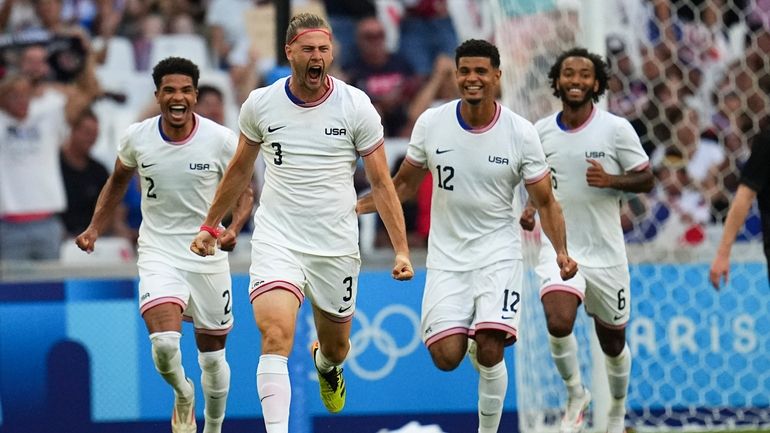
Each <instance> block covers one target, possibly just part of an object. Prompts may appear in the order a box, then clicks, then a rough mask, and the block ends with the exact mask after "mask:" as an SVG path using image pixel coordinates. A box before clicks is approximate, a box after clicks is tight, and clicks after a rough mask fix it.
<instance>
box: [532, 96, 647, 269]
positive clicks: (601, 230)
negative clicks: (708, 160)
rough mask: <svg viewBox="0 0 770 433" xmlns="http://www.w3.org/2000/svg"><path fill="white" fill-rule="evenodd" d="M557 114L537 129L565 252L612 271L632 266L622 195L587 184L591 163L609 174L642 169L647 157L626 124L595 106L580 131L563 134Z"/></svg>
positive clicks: (615, 190) (587, 263) (539, 122)
mask: <svg viewBox="0 0 770 433" xmlns="http://www.w3.org/2000/svg"><path fill="white" fill-rule="evenodd" d="M558 116H559V113H554V114H552V115H550V116H548V117H546V118H544V119H541V120H539V121H538V122H537V123H536V124H535V128H537V132H538V134H539V135H540V141H541V142H542V144H543V151H544V152H545V156H546V159H547V160H548V165H550V166H551V172H552V173H551V174H552V178H553V186H554V195H555V196H556V199H557V200H558V201H559V203H561V206H562V210H563V212H564V221H565V223H566V226H567V249H568V251H569V255H570V257H572V258H573V259H575V261H576V262H578V263H579V264H580V265H584V266H589V267H599V268H603V267H610V266H617V265H622V264H626V263H628V259H627V258H626V247H625V244H624V241H623V230H622V228H621V227H620V205H621V200H622V198H623V194H624V193H623V192H622V191H619V190H617V189H612V188H594V187H591V186H588V182H586V170H587V169H588V167H589V166H590V164H589V163H588V162H587V160H589V159H593V160H595V161H597V162H599V163H600V164H601V165H602V167H603V168H604V171H606V172H607V173H608V174H611V175H618V174H623V173H625V172H628V171H636V170H642V169H644V168H646V167H647V166H648V165H649V158H648V157H647V154H646V153H645V152H644V149H642V145H641V143H640V142H639V137H638V136H637V135H636V132H635V131H634V129H633V128H632V127H631V124H630V123H628V121H627V120H625V119H623V118H621V117H618V116H615V115H614V114H611V113H608V112H606V111H604V110H600V109H598V108H596V107H594V109H593V112H592V113H591V116H590V117H589V119H588V120H587V121H586V122H585V124H583V125H582V126H581V127H579V128H577V129H574V130H569V131H565V130H563V129H562V128H561V127H560V125H559V119H558Z"/></svg>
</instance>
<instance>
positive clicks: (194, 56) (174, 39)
mask: <svg viewBox="0 0 770 433" xmlns="http://www.w3.org/2000/svg"><path fill="white" fill-rule="evenodd" d="M170 56H178V57H184V58H187V59H190V60H192V61H193V62H194V63H195V64H196V65H198V68H200V70H201V71H204V70H208V69H212V67H211V56H210V55H209V50H208V47H207V45H206V39H204V38H203V36H200V35H189V34H184V35H181V34H180V35H160V36H157V37H155V38H154V39H153V40H152V48H150V65H155V64H157V63H158V62H159V61H161V60H163V59H165V58H166V57H170Z"/></svg>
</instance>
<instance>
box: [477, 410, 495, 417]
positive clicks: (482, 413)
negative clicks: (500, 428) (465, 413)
mask: <svg viewBox="0 0 770 433" xmlns="http://www.w3.org/2000/svg"><path fill="white" fill-rule="evenodd" d="M479 413H480V414H481V416H492V415H494V414H493V413H485V412H484V411H483V410H480V411H479Z"/></svg>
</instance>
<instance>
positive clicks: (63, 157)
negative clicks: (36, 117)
mask: <svg viewBox="0 0 770 433" xmlns="http://www.w3.org/2000/svg"><path fill="white" fill-rule="evenodd" d="M98 135H99V120H98V119H97V117H96V114H94V112H93V111H91V110H90V109H86V110H84V111H83V112H82V113H81V114H80V116H78V117H77V119H76V120H75V122H74V123H73V124H72V132H71V133H70V137H69V139H68V140H67V141H66V142H65V144H64V146H62V148H61V154H60V164H61V173H62V179H63V181H64V189H65V191H66V195H67V209H66V210H65V211H64V212H62V213H61V219H62V222H63V223H64V228H65V230H66V233H67V235H68V236H70V237H73V238H74V237H75V236H77V235H79V234H80V233H81V232H83V230H85V228H86V227H88V224H89V222H90V221H91V215H93V213H94V208H95V206H96V199H97V198H98V197H99V192H100V191H101V189H102V187H103V186H104V183H105V182H107V178H108V177H109V172H108V171H107V169H106V168H105V167H104V166H103V165H102V164H101V163H99V162H97V161H96V160H95V159H93V158H91V148H92V147H93V146H94V143H96V138H97V137H98ZM124 225H125V223H123V222H122V221H120V222H119V221H115V222H114V223H113V225H112V227H111V229H112V230H113V232H115V231H118V232H120V233H122V234H123V235H126V234H127V233H126V231H125V229H123V226H124ZM121 229H123V230H122V231H121ZM116 234H117V233H116ZM132 241H133V239H132Z"/></svg>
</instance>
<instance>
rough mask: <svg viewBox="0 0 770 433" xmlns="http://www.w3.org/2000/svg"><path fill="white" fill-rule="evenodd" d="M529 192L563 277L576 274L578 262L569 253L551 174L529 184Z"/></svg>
mask: <svg viewBox="0 0 770 433" xmlns="http://www.w3.org/2000/svg"><path fill="white" fill-rule="evenodd" d="M527 192H528V193H529V199H530V200H531V201H532V204H534V205H535V207H537V210H538V211H539V212H540V224H541V225H542V226H543V231H544V232H545V234H546V236H548V239H549V240H550V241H551V244H552V245H553V249H554V250H555V251H556V262H557V263H558V265H559V269H560V270H561V278H562V279H563V280H568V279H570V278H572V277H574V276H575V273H576V272H577V263H575V261H574V260H572V259H571V258H570V257H569V255H568V254H567V233H566V228H565V226H564V215H563V214H562V211H561V206H560V205H559V202H557V201H556V198H555V197H554V196H553V190H552V189H551V176H550V174H549V175H548V176H546V177H545V178H543V179H541V180H539V181H537V182H535V183H531V184H527Z"/></svg>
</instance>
